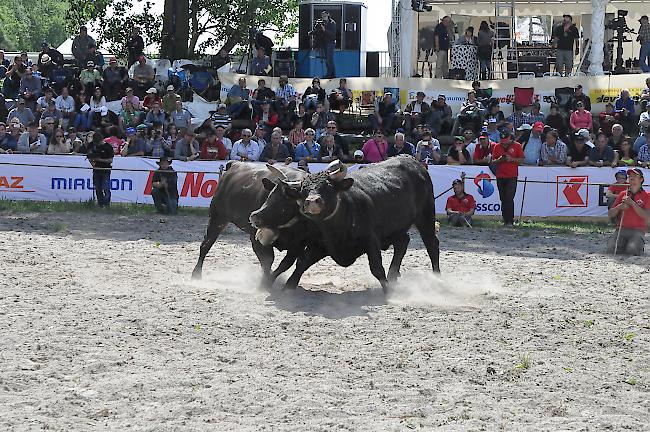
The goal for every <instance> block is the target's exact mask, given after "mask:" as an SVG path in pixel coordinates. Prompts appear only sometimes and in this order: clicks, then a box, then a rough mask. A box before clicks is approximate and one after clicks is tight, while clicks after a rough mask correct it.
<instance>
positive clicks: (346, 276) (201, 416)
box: [0, 213, 650, 431]
mask: <svg viewBox="0 0 650 432" xmlns="http://www.w3.org/2000/svg"><path fill="white" fill-rule="evenodd" d="M206 222H207V221H206V218H204V217H198V216H180V217H176V218H161V217H160V216H153V215H151V216H149V215H147V216H116V215H113V214H102V213H67V214H63V213H60V214H47V213H44V214H30V215H15V214H14V215H7V214H4V215H0V253H1V255H2V265H1V266H0V338H1V339H0V340H1V341H2V344H1V346H2V349H1V350H0V358H1V369H0V430H2V431H14V430H41V429H49V430H60V431H81V430H117V431H126V430H148V431H172V430H184V431H185V430H196V431H204V430H210V431H230V430H233V431H234V430H236V431H403V430H411V429H415V430H448V431H459V430H488V431H492V430H504V431H520V430H530V431H544V430H549V431H556V430H572V431H578V430H579V431H596V430H630V431H642V430H650V392H649V390H650V357H649V355H648V353H649V352H650V336H649V335H650V324H649V322H650V321H649V308H648V305H649V302H648V297H649V296H648V290H649V288H648V287H649V286H650V269H649V268H650V256H649V255H648V254H647V255H646V256H645V257H643V258H642V259H630V258H628V259H623V258H612V257H607V256H604V255H603V254H602V249H603V244H604V242H605V236H603V235H596V234H594V235H590V234H581V235H578V234H573V233H558V232H545V231H530V230H527V231H516V230H502V229H491V228H484V229H476V230H474V231H472V232H471V233H469V232H468V231H466V230H459V229H446V230H445V231H443V233H442V234H441V238H442V247H443V248H444V252H443V254H442V258H441V264H442V269H443V279H442V280H436V279H435V278H434V277H433V276H432V275H431V274H430V273H429V272H428V269H429V264H428V258H427V257H426V251H425V249H424V248H423V245H422V243H421V241H420V239H419V236H418V235H417V234H416V233H413V234H412V242H411V246H410V248H409V252H408V254H407V256H406V257H405V260H404V265H403V270H402V272H403V275H404V277H403V278H402V280H401V283H400V285H399V286H398V287H397V288H396V292H395V294H394V295H392V296H391V297H390V298H389V299H388V300H386V299H385V298H384V296H383V295H382V292H381V289H380V288H379V285H378V283H377V282H376V281H375V280H374V279H373V278H372V276H371V275H370V272H369V270H368V268H367V261H366V260H365V259H361V260H359V261H358V262H357V263H356V264H355V265H354V266H352V267H350V268H348V269H342V268H339V267H337V266H335V265H334V264H333V263H332V261H329V260H327V261H325V262H322V263H320V264H319V265H317V266H315V267H314V268H313V269H312V270H310V271H309V272H308V273H307V274H306V275H305V277H304V278H303V283H302V286H303V288H304V289H298V290H296V291H282V290H281V289H279V287H275V288H274V290H273V291H271V292H265V291H260V290H258V289H257V288H256V286H257V282H258V280H259V270H258V266H257V263H256V260H255V257H254V254H253V252H252V250H251V248H250V245H249V242H248V239H247V238H246V237H245V236H243V235H242V234H241V233H240V232H239V231H237V230H236V229H235V228H234V227H233V228H231V229H229V230H228V231H227V232H226V234H225V235H224V236H223V237H222V238H221V239H220V240H219V241H218V243H217V244H216V245H215V247H214V248H213V250H212V253H211V254H210V255H209V257H208V260H207V261H206V266H205V278H204V280H203V281H202V282H193V281H191V280H190V278H189V276H190V272H191V270H192V268H193V266H194V263H195V261H196V258H197V255H198V246H199V242H200V240H201V239H202V236H203V232H204V229H205V226H206ZM390 257H391V253H387V254H386V255H385V257H384V258H385V262H386V264H387V263H388V261H389V259H390Z"/></svg>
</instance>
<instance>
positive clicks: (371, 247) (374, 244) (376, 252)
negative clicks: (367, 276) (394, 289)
mask: <svg viewBox="0 0 650 432" xmlns="http://www.w3.org/2000/svg"><path fill="white" fill-rule="evenodd" d="M366 251H367V252H366V254H367V255H368V263H369V264H370V273H372V275H373V276H374V277H376V278H377V280H379V283H380V284H381V287H382V289H383V290H384V294H388V290H389V283H388V280H387V279H386V271H385V270H384V265H383V264H382V262H381V247H380V245H379V242H378V241H377V239H375V238H373V239H371V240H369V241H368V244H367V246H366Z"/></svg>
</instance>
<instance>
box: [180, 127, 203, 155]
mask: <svg viewBox="0 0 650 432" xmlns="http://www.w3.org/2000/svg"><path fill="white" fill-rule="evenodd" d="M195 136H196V135H195V134H194V132H192V131H191V130H189V129H188V130H186V131H185V136H184V137H183V138H182V139H180V140H178V141H177V142H176V148H175V149H174V159H178V160H181V161H186V162H187V161H193V160H195V159H197V158H198V157H199V153H200V146H199V143H198V142H197V141H196V139H195Z"/></svg>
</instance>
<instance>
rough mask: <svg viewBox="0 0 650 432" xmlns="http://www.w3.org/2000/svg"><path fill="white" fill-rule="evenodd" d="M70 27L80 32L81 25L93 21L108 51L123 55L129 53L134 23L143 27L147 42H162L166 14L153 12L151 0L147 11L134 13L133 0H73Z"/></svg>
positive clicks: (150, 43)
mask: <svg viewBox="0 0 650 432" xmlns="http://www.w3.org/2000/svg"><path fill="white" fill-rule="evenodd" d="M69 3H70V9H69V10H68V16H67V17H68V23H69V25H68V28H69V31H70V32H71V33H73V34H76V33H77V31H78V28H79V25H82V24H85V23H88V22H92V24H93V26H92V28H93V29H94V30H96V31H97V32H98V34H99V36H98V38H97V44H98V45H99V46H100V48H102V49H103V50H104V51H108V52H110V53H111V54H115V55H118V56H120V57H125V56H126V44H127V41H128V39H129V36H130V34H131V30H132V29H133V27H134V26H139V27H140V28H141V30H142V31H141V35H142V37H143V39H144V42H145V45H155V44H160V34H161V29H162V15H159V14H153V13H152V12H151V11H152V9H153V4H152V3H151V2H150V1H147V2H145V4H144V5H143V10H144V11H143V12H142V13H138V14H134V13H132V12H131V11H132V8H133V0H112V1H111V0H100V1H95V0H91V1H89V0H69Z"/></svg>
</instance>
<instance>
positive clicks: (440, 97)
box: [438, 94, 447, 99]
mask: <svg viewBox="0 0 650 432" xmlns="http://www.w3.org/2000/svg"><path fill="white" fill-rule="evenodd" d="M438 99H447V96H445V95H443V94H441V95H438Z"/></svg>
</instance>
